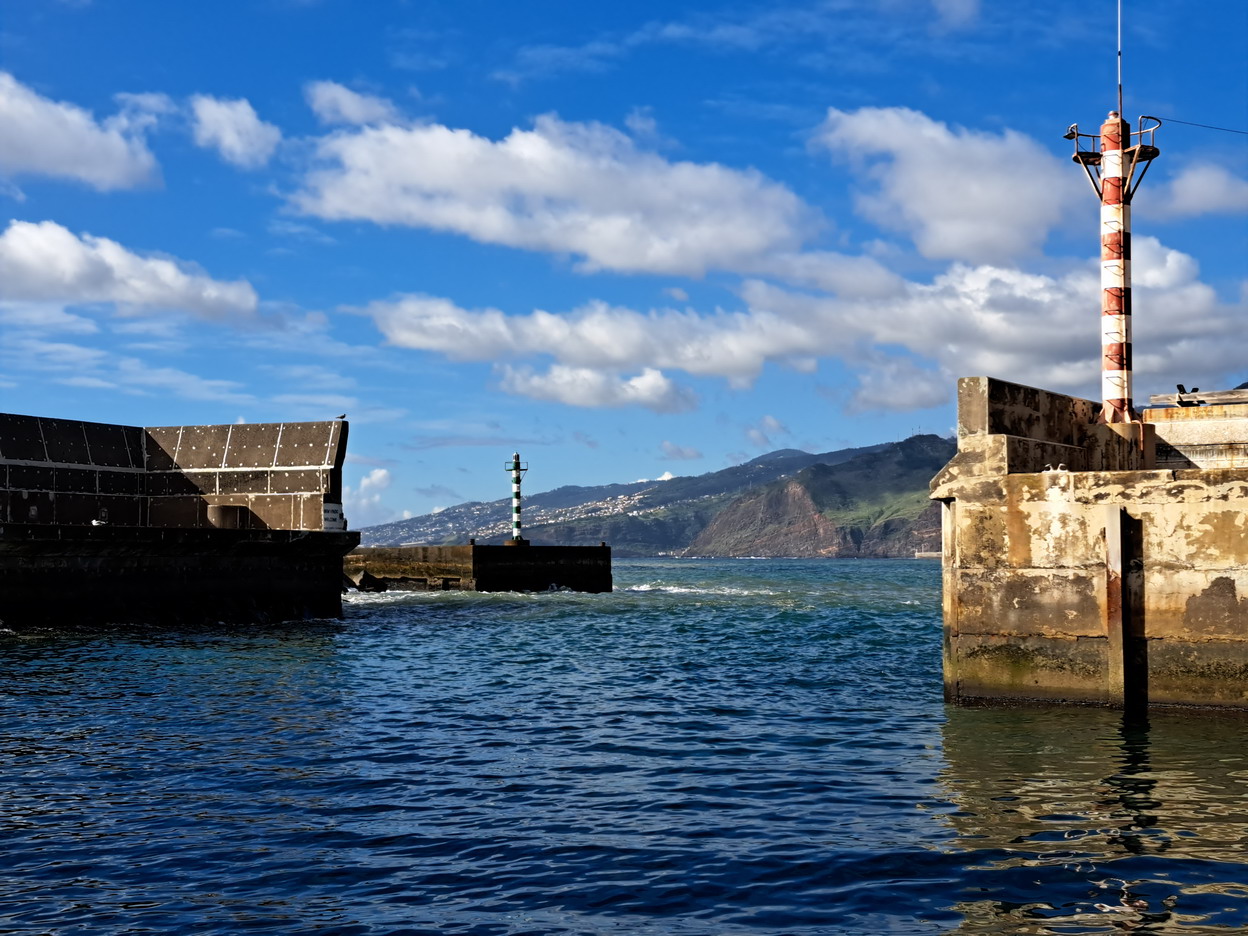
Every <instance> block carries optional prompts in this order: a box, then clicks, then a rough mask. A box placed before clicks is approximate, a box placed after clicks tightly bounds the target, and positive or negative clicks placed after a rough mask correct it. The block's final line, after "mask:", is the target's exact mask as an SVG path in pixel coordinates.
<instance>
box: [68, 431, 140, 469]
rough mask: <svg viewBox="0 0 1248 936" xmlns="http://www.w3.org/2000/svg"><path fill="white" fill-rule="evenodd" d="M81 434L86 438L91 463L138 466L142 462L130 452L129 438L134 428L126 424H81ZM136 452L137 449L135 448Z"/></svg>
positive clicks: (117, 466)
mask: <svg viewBox="0 0 1248 936" xmlns="http://www.w3.org/2000/svg"><path fill="white" fill-rule="evenodd" d="M82 431H83V435H84V436H85V437H86V440H87V449H88V451H89V452H90V456H91V464H93V465H98V466H100V467H101V468H140V467H142V462H141V461H138V460H136V459H135V458H134V455H133V454H132V453H131V446H130V439H128V438H127V433H129V434H131V435H133V434H134V433H135V432H136V430H134V429H131V428H130V427H128V426H110V425H108V424H106V423H89V422H84V423H83V424H82ZM135 452H136V453H137V452H138V449H137V448H136V449H135Z"/></svg>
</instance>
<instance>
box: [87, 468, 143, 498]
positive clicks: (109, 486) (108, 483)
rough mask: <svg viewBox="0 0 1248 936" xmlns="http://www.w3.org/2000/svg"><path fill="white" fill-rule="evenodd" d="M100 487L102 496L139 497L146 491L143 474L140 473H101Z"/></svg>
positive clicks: (99, 473)
mask: <svg viewBox="0 0 1248 936" xmlns="http://www.w3.org/2000/svg"><path fill="white" fill-rule="evenodd" d="M97 474H98V475H99V478H98V480H99V485H100V493H101V494H131V495H138V494H142V493H144V491H145V486H144V484H143V474H142V473H141V472H138V471H100V472H97Z"/></svg>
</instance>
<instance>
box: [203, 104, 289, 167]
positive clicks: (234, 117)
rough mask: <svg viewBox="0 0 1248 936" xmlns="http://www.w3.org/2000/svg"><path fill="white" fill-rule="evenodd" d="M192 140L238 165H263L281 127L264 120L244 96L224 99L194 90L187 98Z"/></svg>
mask: <svg viewBox="0 0 1248 936" xmlns="http://www.w3.org/2000/svg"><path fill="white" fill-rule="evenodd" d="M191 111H192V113H193V118H194V133H195V142H196V144H198V145H199V146H202V147H204V148H206V149H216V150H217V151H218V152H219V153H220V154H221V158H223V159H224V160H225V161H226V162H228V163H232V164H233V165H235V166H238V167H239V168H241V169H259V168H260V167H262V166H264V165H265V164H266V163H267V162H268V161H269V158H270V157H271V156H272V155H273V152H274V150H276V149H277V145H278V143H280V142H281V140H282V131H281V130H279V129H277V127H275V126H273V124H270V123H265V122H264V121H263V120H261V119H260V118H259V117H258V116H257V115H256V111H255V108H253V107H252V106H251V104H250V102H248V101H246V100H245V99H242V98H240V99H238V100H232V101H227V100H223V99H221V98H214V97H209V96H207V95H203V94H197V95H195V96H194V97H193V98H191Z"/></svg>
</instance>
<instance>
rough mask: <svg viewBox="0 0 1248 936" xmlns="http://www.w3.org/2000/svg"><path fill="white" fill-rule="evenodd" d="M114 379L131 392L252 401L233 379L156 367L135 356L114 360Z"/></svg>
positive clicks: (224, 400) (219, 401)
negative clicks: (115, 364) (201, 375)
mask: <svg viewBox="0 0 1248 936" xmlns="http://www.w3.org/2000/svg"><path fill="white" fill-rule="evenodd" d="M115 379H116V381H117V383H118V385H119V386H120V387H121V388H122V389H124V390H127V391H129V392H131V393H140V394H147V393H161V394H167V393H172V394H173V395H174V396H177V397H181V398H182V399H186V400H202V401H208V402H214V403H241V404H246V403H252V402H254V398H253V397H252V396H250V395H249V394H247V393H243V392H241V387H242V384H240V383H238V382H237V381H235V380H222V379H219V378H211V377H200V376H199V375H198V374H191V373H188V372H186V371H184V370H179V369H178V368H176V367H157V366H154V365H152V364H150V363H148V362H146V361H141V360H139V359H138V358H122V359H121V360H119V361H118V362H117V366H116V371H115Z"/></svg>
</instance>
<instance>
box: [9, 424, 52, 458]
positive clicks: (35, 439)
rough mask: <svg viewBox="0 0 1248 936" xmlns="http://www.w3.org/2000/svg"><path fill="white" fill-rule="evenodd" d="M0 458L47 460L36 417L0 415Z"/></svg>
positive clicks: (41, 433)
mask: <svg viewBox="0 0 1248 936" xmlns="http://www.w3.org/2000/svg"><path fill="white" fill-rule="evenodd" d="M0 458H9V459H13V460H15V461H47V460H48V453H47V450H46V449H45V448H44V446H43V432H42V431H41V430H40V428H39V418H38V417H37V416H15V415H12V414H11V413H0Z"/></svg>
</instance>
